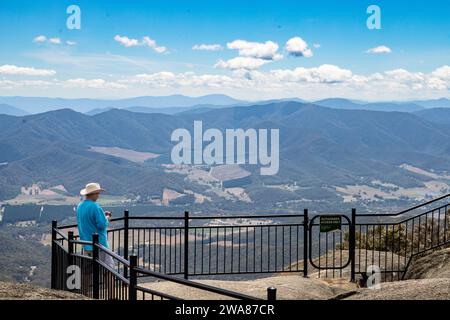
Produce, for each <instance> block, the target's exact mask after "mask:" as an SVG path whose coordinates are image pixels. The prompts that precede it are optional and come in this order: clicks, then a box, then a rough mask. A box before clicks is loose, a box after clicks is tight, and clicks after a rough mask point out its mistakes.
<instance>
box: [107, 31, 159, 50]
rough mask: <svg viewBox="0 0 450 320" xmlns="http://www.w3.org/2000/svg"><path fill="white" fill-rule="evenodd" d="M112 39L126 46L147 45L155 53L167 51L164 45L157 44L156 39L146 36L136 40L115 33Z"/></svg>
mask: <svg viewBox="0 0 450 320" xmlns="http://www.w3.org/2000/svg"><path fill="white" fill-rule="evenodd" d="M114 40H116V41H117V42H119V43H120V44H121V45H123V46H124V47H126V48H129V47H137V46H147V47H149V48H151V49H153V50H154V51H155V52H157V53H166V52H168V51H167V48H166V47H163V46H158V45H157V44H156V41H155V40H153V39H151V38H150V37H148V36H145V37H143V38H142V40H138V39H131V38H128V37H127V36H120V35H116V36H115V37H114Z"/></svg>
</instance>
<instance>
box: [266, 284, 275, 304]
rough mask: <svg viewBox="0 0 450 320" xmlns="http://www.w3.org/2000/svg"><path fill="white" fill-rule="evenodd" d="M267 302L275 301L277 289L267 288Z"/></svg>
mask: <svg viewBox="0 0 450 320" xmlns="http://www.w3.org/2000/svg"><path fill="white" fill-rule="evenodd" d="M267 300H269V301H275V300H277V289H276V288H274V287H269V288H267Z"/></svg>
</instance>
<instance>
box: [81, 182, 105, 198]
mask: <svg viewBox="0 0 450 320" xmlns="http://www.w3.org/2000/svg"><path fill="white" fill-rule="evenodd" d="M102 191H105V189H102V187H100V184H98V183H96V182H92V183H88V184H87V185H86V188H84V189H82V190H81V191H80V195H82V196H86V195H88V194H91V193H94V192H102Z"/></svg>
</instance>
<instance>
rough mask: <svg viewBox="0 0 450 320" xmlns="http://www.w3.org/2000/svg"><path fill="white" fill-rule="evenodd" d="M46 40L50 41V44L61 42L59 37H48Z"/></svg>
mask: <svg viewBox="0 0 450 320" xmlns="http://www.w3.org/2000/svg"><path fill="white" fill-rule="evenodd" d="M48 42H50V43H52V44H61V39H60V38H50V39H48Z"/></svg>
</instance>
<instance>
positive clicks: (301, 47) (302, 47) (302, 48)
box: [285, 37, 313, 58]
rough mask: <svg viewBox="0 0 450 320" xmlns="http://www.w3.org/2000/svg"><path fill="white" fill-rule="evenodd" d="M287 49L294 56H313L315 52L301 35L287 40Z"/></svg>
mask: <svg viewBox="0 0 450 320" xmlns="http://www.w3.org/2000/svg"><path fill="white" fill-rule="evenodd" d="M285 50H286V51H287V52H288V53H289V54H290V55H292V56H294V57H305V58H311V57H312V56H313V52H312V51H311V49H310V48H309V47H308V44H307V43H306V41H305V40H303V39H302V38H300V37H294V38H291V39H289V40H288V41H287V42H286V46H285Z"/></svg>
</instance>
